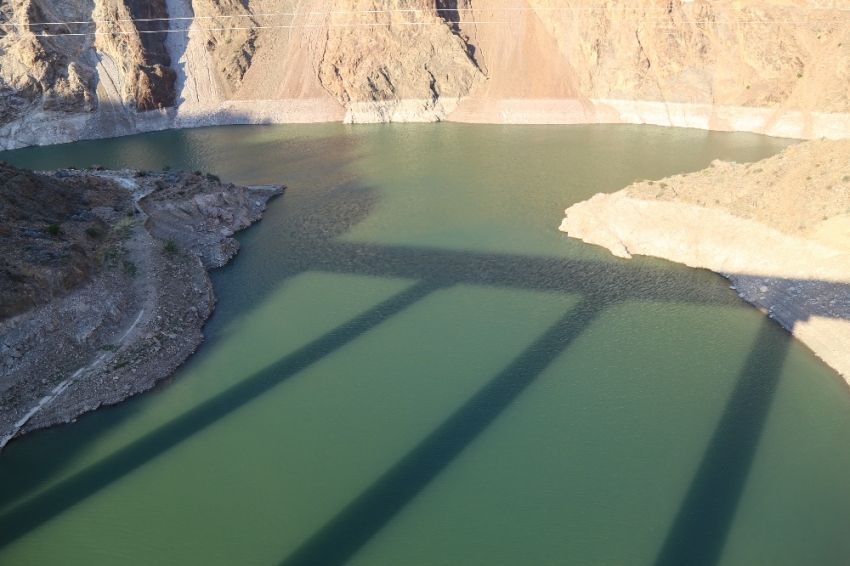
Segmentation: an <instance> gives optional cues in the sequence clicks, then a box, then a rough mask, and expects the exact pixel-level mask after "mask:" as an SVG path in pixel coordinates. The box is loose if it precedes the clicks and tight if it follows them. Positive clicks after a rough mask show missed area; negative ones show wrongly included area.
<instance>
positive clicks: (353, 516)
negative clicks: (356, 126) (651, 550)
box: [0, 181, 792, 566]
mask: <svg viewBox="0 0 850 566" xmlns="http://www.w3.org/2000/svg"><path fill="white" fill-rule="evenodd" d="M375 194H376V192H375V191H374V190H372V189H370V188H368V187H363V186H358V185H357V183H356V181H353V182H351V183H350V184H348V185H340V186H339V187H337V188H334V189H329V190H328V191H326V192H325V193H324V194H323V195H321V196H320V197H319V198H317V200H312V201H308V202H306V203H304V202H302V208H301V209H295V210H291V211H290V212H289V214H290V217H289V220H290V222H288V223H287V226H289V228H290V230H291V233H290V237H289V239H288V241H285V242H283V245H282V246H281V249H284V250H286V251H285V253H283V254H281V256H275V258H274V261H273V262H269V263H268V265H267V267H266V269H265V270H264V273H263V276H264V277H267V280H266V281H263V282H260V285H259V286H260V287H263V288H264V289H265V290H264V291H262V292H259V293H256V294H253V295H250V296H247V294H246V296H240V297H236V298H231V299H232V300H231V301H229V303H222V304H221V305H219V307H218V308H217V310H216V312H215V314H214V315H213V318H212V319H211V321H210V324H211V325H217V326H219V327H222V326H226V325H227V323H228V322H229V321H231V320H234V319H235V318H236V317H237V316H238V313H239V312H244V311H246V310H251V309H254V308H256V307H258V306H259V305H261V304H262V301H263V299H264V297H265V296H267V295H268V294H269V293H270V292H271V290H272V289H273V288H275V287H276V286H278V285H280V284H282V282H285V281H286V280H288V279H290V278H293V277H296V276H298V275H300V274H304V273H335V274H353V275H364V276H371V277H381V278H391V279H398V278H401V279H409V280H412V281H415V283H413V284H412V285H411V286H409V287H408V288H407V289H405V290H403V291H401V292H399V293H398V294H396V295H395V296H393V297H391V298H389V299H387V300H385V301H384V302H382V303H380V304H378V305H377V306H374V307H373V308H371V309H369V310H367V311H365V312H362V313H360V314H358V315H357V316H354V317H353V318H351V319H350V320H348V321H347V322H345V323H344V324H341V325H339V326H338V327H336V328H335V329H333V330H331V331H329V332H327V333H325V334H324V335H322V336H321V337H319V338H317V339H315V340H314V341H312V342H310V343H309V344H307V345H306V346H303V347H302V348H300V349H298V350H296V351H295V352H292V353H291V354H289V355H287V356H285V357H283V358H281V359H279V360H277V361H275V362H274V363H272V364H270V365H268V366H267V367H265V368H264V369H262V370H260V371H258V372H256V373H254V374H253V375H250V376H248V377H246V378H245V379H243V380H242V381H240V382H239V383H237V384H235V385H233V386H232V387H230V388H229V389H227V390H225V391H223V392H221V393H219V394H217V395H216V396H215V397H213V398H211V399H209V400H207V401H205V402H203V403H201V404H200V405H197V406H195V407H192V408H191V409H189V410H188V411H186V412H185V413H183V414H181V415H180V416H179V417H177V418H174V419H173V420H171V421H170V422H167V423H165V424H163V425H162V426H160V427H159V428H156V429H154V430H152V431H150V432H148V433H147V434H146V435H145V436H143V437H141V438H139V439H138V440H135V441H133V442H131V443H129V444H127V445H125V446H124V447H123V448H121V449H119V450H118V451H117V452H115V453H113V454H112V455H110V456H107V457H106V458H104V459H103V460H101V461H99V462H97V463H96V464H93V465H92V466H90V467H88V468H85V469H83V470H82V471H80V472H78V473H76V474H74V475H72V476H71V477H69V478H67V479H65V480H62V481H60V482H59V483H57V484H56V485H54V486H51V487H48V488H47V489H45V490H44V491H43V492H42V493H40V494H37V495H36V496H34V497H33V498H31V499H29V500H27V501H25V502H23V503H21V504H19V505H17V506H14V507H12V508H10V509H8V510H6V512H5V513H3V514H2V515H0V547H4V546H6V545H9V544H10V543H11V542H13V541H15V540H17V539H18V538H20V537H22V536H24V535H26V534H27V533H29V532H31V531H33V530H35V529H37V528H38V527H39V526H41V525H43V524H44V523H46V522H47V521H49V520H50V519H52V518H54V517H56V516H58V515H59V514H61V513H62V512H63V511H65V510H68V509H70V508H71V507H73V506H74V505H76V504H77V503H80V502H82V501H83V500H85V499H86V498H88V497H90V496H92V495H94V494H96V493H98V492H99V491H100V490H102V489H104V488H106V487H107V486H109V485H111V484H113V483H115V482H116V481H118V480H120V479H121V478H123V477H125V476H127V475H128V474H130V473H131V472H133V471H134V470H136V469H138V468H140V467H142V466H144V465H145V464H147V463H148V462H150V461H152V460H153V459H155V458H156V457H157V456H159V455H161V454H163V453H165V452H166V451H168V450H170V449H171V448H173V447H175V446H177V445H178V444H180V443H181V442H183V441H184V440H187V439H189V438H190V437H192V436H193V435H195V434H196V433H198V432H200V431H202V430H204V429H205V428H207V427H209V426H210V425H212V424H214V423H216V422H218V421H220V420H221V419H223V418H225V417H226V416H227V415H230V414H232V413H233V412H234V411H236V410H237V409H239V408H240V407H243V406H245V405H246V404H247V403H249V402H250V401H252V400H254V399H257V398H258V397H260V396H261V395H263V394H264V393H265V392H268V391H269V390H270V389H272V388H273V387H275V386H277V385H279V384H281V383H283V382H285V381H286V380H288V379H289V378H291V377H293V376H294V375H296V374H298V373H299V372H301V371H302V370H304V369H305V368H307V367H309V366H311V365H312V364H315V363H316V362H318V361H319V360H321V359H323V358H325V357H327V356H329V355H330V354H332V353H333V352H335V351H338V350H339V349H340V348H343V347H344V346H346V345H347V344H350V343H351V342H352V341H354V340H355V339H357V338H358V337H360V336H363V335H364V334H365V333H367V332H369V331H370V330H372V329H375V328H377V327H378V326H380V325H381V324H382V323H383V322H386V321H388V320H390V319H391V318H393V317H395V316H396V315H398V314H400V313H402V312H404V311H405V310H406V309H408V308H409V307H411V306H413V305H415V304H417V303H418V302H419V301H421V300H423V299H425V298H426V297H428V296H430V295H431V294H432V293H434V292H436V291H438V290H442V289H448V288H451V287H453V286H456V285H477V286H488V287H497V288H510V289H523V290H532V291H544V292H554V293H564V294H574V295H578V296H580V297H581V299H580V301H579V303H578V305H576V306H574V307H573V308H572V309H571V310H570V311H569V312H567V313H566V314H565V315H564V316H563V317H562V318H560V319H559V320H558V321H556V322H555V323H554V324H553V325H552V326H551V327H550V328H548V329H547V330H545V331H544V332H542V333H541V334H540V335H539V336H538V338H537V339H536V340H535V341H533V342H532V343H531V344H530V345H529V346H527V347H526V348H525V349H524V350H523V351H522V352H521V353H520V354H519V355H517V356H516V357H515V358H514V359H513V360H512V361H511V362H510V363H509V364H507V365H506V366H505V367H504V368H503V369H502V370H501V371H499V372H498V373H496V374H495V375H494V376H493V377H492V378H491V379H490V380H489V381H488V382H487V383H486V384H485V385H484V386H483V387H481V388H480V389H479V390H478V392H477V393H475V394H474V395H473V396H472V397H471V398H470V399H468V400H467V401H466V402H465V403H464V404H463V405H462V406H461V407H460V408H458V409H457V410H456V411H455V412H454V413H452V414H451V415H450V416H449V417H448V418H446V419H445V420H444V421H443V422H442V423H441V424H439V425H438V426H437V427H435V428H434V429H433V431H432V432H431V433H430V434H428V435H427V436H426V437H425V438H424V439H423V440H422V441H421V442H420V443H419V444H417V445H416V446H414V447H413V448H412V449H411V450H410V451H409V452H408V453H407V454H406V455H404V456H403V457H402V458H401V459H399V460H398V461H397V462H396V463H395V464H394V465H393V466H392V467H390V468H389V469H388V470H387V471H386V472H385V473H384V474H383V475H382V476H380V477H379V478H378V479H377V480H376V481H375V482H374V483H372V484H371V485H370V486H369V487H368V488H367V489H365V490H363V491H362V493H360V494H359V495H358V496H357V497H356V498H354V499H353V500H352V501H351V502H350V503H349V504H348V505H347V506H345V507H344V508H343V509H342V510H340V511H339V512H338V513H337V514H336V516H334V517H333V518H331V519H330V520H329V521H328V522H327V523H326V524H325V525H324V526H322V527H321V528H319V529H317V530H316V532H315V533H313V534H312V536H311V537H310V538H308V539H307V540H306V541H305V542H304V543H303V544H302V545H301V546H300V547H298V548H297V549H296V550H295V551H293V552H291V553H289V554H288V555H286V556H282V557H281V562H280V564H281V565H282V566H296V565H306V564H314V565H338V564H344V563H345V562H347V561H348V560H349V559H350V558H351V557H353V556H355V555H356V553H357V552H358V550H360V549H361V548H363V547H364V545H366V544H367V543H368V542H369V541H370V540H371V539H373V538H374V536H375V535H376V534H377V533H379V532H380V531H381V530H382V529H383V528H384V527H385V526H386V525H387V524H388V523H389V522H390V521H391V520H392V519H393V518H394V517H395V516H396V515H397V514H398V513H399V512H400V511H401V510H402V509H404V507H405V506H406V505H407V504H408V503H409V502H411V501H412V500H413V499H414V498H415V497H417V495H418V494H420V493H422V491H423V490H424V489H425V488H426V487H427V486H428V485H429V484H430V483H431V481H432V480H433V479H434V478H436V477H437V476H438V475H439V474H440V473H441V472H442V471H444V470H445V469H446V468H447V467H449V466H450V465H451V463H452V462H453V461H455V459H456V458H457V457H458V456H459V455H460V454H461V453H462V452H463V451H464V449H465V448H467V447H469V446H470V445H471V444H472V443H473V442H474V441H475V440H476V439H477V438H479V437H480V436H481V435H482V433H483V432H484V431H485V430H487V428H488V427H489V425H491V424H492V423H493V422H494V421H496V420H497V419H498V418H499V416H500V415H501V414H503V413H504V412H505V410H506V409H507V408H508V407H509V406H510V405H511V404H512V403H513V402H514V401H515V400H516V399H518V398H519V397H520V396H521V395H522V393H523V392H524V391H527V390H528V388H529V387H530V386H531V385H532V384H533V383H534V381H535V380H536V379H537V378H538V377H539V376H540V375H541V374H542V373H543V371H544V370H545V369H546V368H547V367H548V366H549V365H550V364H551V363H552V362H553V361H554V360H555V359H556V358H557V357H558V356H559V355H560V354H561V353H563V352H564V351H566V350H567V349H568V348H569V346H570V344H572V343H574V341H575V339H576V338H578V337H579V336H581V335H582V333H583V332H584V331H585V330H586V329H588V328H589V327H590V326H591V325H592V324H593V322H594V321H595V320H598V319H599V316H600V314H601V313H603V312H604V311H605V310H606V309H607V308H610V307H614V306H617V305H621V304H623V303H624V302H628V301H630V300H638V301H656V302H663V303H680V304H698V305H722V306H740V305H741V304H742V303H741V301H740V300H738V298H737V297H736V296H735V295H734V294H733V293H731V292H728V291H727V290H725V289H721V288H720V287H719V286H717V285H713V286H712V285H709V286H706V285H704V283H705V281H704V280H701V279H699V277H695V276H694V272H693V271H691V270H687V271H685V270H678V271H677V270H675V269H673V270H666V269H658V267H657V264H653V263H652V262H647V261H644V260H632V261H621V260H615V259H611V260H607V261H589V260H575V259H560V258H550V257H540V256H529V255H521V254H508V253H488V252H473V251H453V250H445V249H441V248H429V247H415V246H402V245H381V244H371V243H359V242H351V241H345V240H344V238H343V236H344V235H345V234H346V233H347V232H349V231H350V229H351V227H352V226H354V225H356V224H358V223H360V222H361V221H362V220H363V219H364V218H366V217H368V216H369V215H370V214H371V213H372V212H373V210H374V207H375V205H376V199H377V197H376V196H375ZM255 233H256V231H255V230H254V229H252V230H250V231H249V232H248V233H247V234H246V235H245V237H246V238H248V239H250V238H251V237H253V236H252V234H255ZM267 259H268V258H267ZM245 260H246V258H245V257H244V256H243V254H240V255H239V256H237V257H236V258H235V260H234V263H233V264H232V265H229V266H227V267H225V268H224V269H223V270H221V271H220V272H219V274H217V275H216V274H214V275H213V278H214V279H215V278H216V277H219V276H225V277H226V276H229V274H231V273H235V269H236V265H238V264H239V263H240V262H242V261H245ZM234 299H235V300H234ZM210 334H211V338H210V340H209V341H208V342H207V343H205V345H204V346H203V348H214V347H215V345H216V340H217V338H216V334H215V333H214V332H212V333H210ZM791 341H792V338H791V337H790V335H788V334H787V333H785V332H784V331H782V330H781V329H780V328H779V327H778V325H776V324H775V323H774V322H772V321H771V320H770V319H768V318H767V317H765V318H764V320H763V321H762V323H761V326H760V329H759V332H758V335H757V338H756V340H755V342H754V343H753V345H752V348H751V351H750V353H749V355H748V357H747V359H746V362H745V364H744V366H743V367H742V369H741V370H740V373H739V375H738V377H737V380H736V382H735V386H734V388H733V390H732V394H731V396H730V397H729V399H728V400H727V402H726V406H725V409H724V411H723V413H722V416H721V418H720V420H719V423H718V425H717V427H716V429H715V431H714V433H713V435H712V437H711V440H710V442H709V443H708V446H707V449H706V451H705V453H704V455H703V456H702V459H701V461H700V463H699V466H698V467H697V470H696V472H695V473H694V475H693V479H692V481H691V483H690V486H689V487H688V489H687V490H686V493H685V496H684V498H683V500H682V503H681V505H680V508H679V511H678V513H677V514H676V516H675V518H674V520H673V522H672V524H671V526H670V528H669V531H668V532H667V535H666V538H665V540H664V543H663V545H661V547H660V549H659V552H658V555H657V557H656V558H655V564H656V565H657V566H667V565H673V564H679V565H681V564H693V565H700V566H702V565H705V566H708V565H712V564H717V563H719V561H720V558H721V553H722V550H723V546H724V542H725V541H726V539H727V537H728V535H729V532H730V530H731V528H732V522H733V519H734V516H735V512H736V509H737V507H738V503H739V501H740V499H741V496H742V493H743V490H744V487H745V484H746V480H747V476H748V473H749V470H750V467H751V465H752V462H753V459H754V456H755V454H756V451H757V449H758V445H759V442H760V438H761V433H762V431H763V429H764V426H765V422H766V420H767V418H768V414H769V411H770V407H771V403H772V400H773V398H774V395H775V392H776V389H777V386H778V383H779V376H780V372H781V370H782V365H783V361H784V359H785V356H786V353H787V350H788V348H789V347H790V344H791ZM131 403H132V402H131ZM92 416H93V417H97V414H95V415H92ZM92 434H95V432H93V433H92ZM69 454H70V450H69ZM66 457H67V456H66ZM61 459H62V458H57V466H58V463H59V462H60V461H61ZM33 483H34V484H36V483H37V482H36V481H35V480H33Z"/></svg>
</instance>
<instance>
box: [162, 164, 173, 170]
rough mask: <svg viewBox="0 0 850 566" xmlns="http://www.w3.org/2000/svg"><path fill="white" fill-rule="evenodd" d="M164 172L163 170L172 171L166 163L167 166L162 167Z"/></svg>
mask: <svg viewBox="0 0 850 566" xmlns="http://www.w3.org/2000/svg"><path fill="white" fill-rule="evenodd" d="M162 170H163V171H171V165H168V164H167V163H166V164H165V165H163V166H162Z"/></svg>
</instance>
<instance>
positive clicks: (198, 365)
mask: <svg viewBox="0 0 850 566" xmlns="http://www.w3.org/2000/svg"><path fill="white" fill-rule="evenodd" d="M787 143H788V142H784V141H781V140H774V139H769V138H765V137H759V136H754V135H749V134H721V133H708V132H703V131H696V130H676V129H662V128H653V127H636V126H587V127H585V126H579V127H553V126H548V127H543V126H540V127H538V126H535V127H526V126H508V127H503V126H471V125H450V124H427V125H383V126H344V125H340V124H333V125H316V126H254V127H226V128H208V129H198V130H186V131H176V132H163V133H156V134H146V135H140V136H134V137H129V138H121V139H115V140H104V141H95V142H83V143H77V144H71V145H66V146H56V147H47V148H30V149H26V150H19V151H16V152H6V153H4V154H0V159H5V160H7V161H9V162H12V163H15V164H17V165H20V166H26V167H30V168H34V169H49V168H56V167H65V166H70V165H74V166H77V167H82V166H87V165H90V164H92V163H98V164H100V165H104V166H107V167H132V168H141V169H158V168H160V167H162V166H163V165H165V164H169V165H171V166H172V167H174V168H183V169H187V170H195V169H200V170H202V171H205V172H206V171H211V172H213V173H216V174H218V175H220V176H221V177H222V178H223V179H225V180H228V181H234V182H240V183H272V182H279V183H284V184H286V185H288V189H287V191H286V193H285V195H284V196H283V197H280V198H278V199H276V200H275V201H273V202H272V203H271V205H270V207H269V210H268V212H267V214H266V217H265V218H264V219H263V221H262V222H261V223H259V224H258V225H257V226H255V227H252V228H251V229H250V230H248V231H247V232H244V233H242V234H241V235H240V236H239V239H240V240H241V242H242V244H243V247H242V251H241V252H240V253H239V255H238V256H237V257H236V258H235V260H234V261H233V262H231V264H230V265H228V266H226V267H225V268H223V269H220V270H217V271H215V272H214V273H213V274H212V279H213V282H214V284H215V289H216V294H217V296H218V299H219V303H218V307H217V310H216V312H215V314H214V316H213V317H212V319H211V320H210V322H209V323H208V324H207V326H206V329H205V332H206V335H207V342H206V343H205V344H204V346H203V347H202V348H201V350H200V351H199V352H198V354H196V355H195V356H194V357H193V358H192V359H191V360H190V361H189V362H188V363H187V364H186V365H185V366H184V367H183V368H182V369H181V370H180V371H179V372H178V373H177V375H176V376H175V377H174V378H173V379H172V380H169V382H168V383H165V384H163V385H162V386H161V387H158V388H157V390H155V391H153V392H150V393H148V394H145V395H142V396H139V397H138V398H135V399H133V400H131V401H129V402H127V403H124V404H122V405H120V406H118V407H114V408H106V409H102V410H99V411H97V412H95V413H92V414H89V415H86V416H84V417H81V418H80V419H79V420H78V422H77V423H76V424H74V425H71V426H63V427H56V428H54V429H49V430H46V431H42V432H39V433H36V434H33V435H30V436H27V437H25V438H23V439H20V440H16V441H13V442H12V443H10V445H9V446H8V447H7V448H6V449H5V451H4V452H3V453H2V455H0V564H3V565H4V566H7V565H9V566H11V565H18V564H39V565H42V564H44V565H54V564H63V565H74V564H80V565H100V564H104V565H105V564H109V565H112V564H122V565H133V564H139V565H150V564H179V565H193V564H198V565H214V564H222V565H233V564H239V565H253V564H258V565H275V564H282V565H288V566H294V565H302V564H305V565H306V564H312V565H325V564H327V565H330V564H343V563H344V564H350V565H364V566H365V565H387V566H390V565H411V566H413V565H482V566H483V565H486V566H492V565H516V564H535V565H536V564H586V565H599V564H612V565H614V564H616V565H653V564H656V565H666V564H706V565H707V564H722V565H724V566H727V565H728V566H731V565H742V566H743V565H747V566H752V565H770V566H775V565H784V564H787V565H800V564H818V565H846V564H847V563H848V562H850V537H848V536H847V533H848V532H850V482H848V478H849V477H850V441H849V440H850V392H848V388H847V387H846V385H845V384H844V383H843V382H842V381H841V380H840V379H839V377H838V376H837V375H836V374H835V373H834V372H832V371H831V370H829V368H827V367H825V366H824V364H822V363H821V362H820V361H818V360H817V359H816V358H815V357H814V356H813V355H812V354H811V353H810V352H808V351H807V350H806V349H805V348H804V347H802V346H801V345H800V344H798V343H796V342H795V341H793V340H792V339H790V338H789V336H788V334H787V333H784V332H783V331H781V330H779V329H778V328H777V327H775V326H774V325H773V324H772V323H769V322H768V319H766V318H765V317H764V316H762V315H760V314H759V313H758V312H756V311H755V310H753V309H751V308H748V307H747V306H746V305H744V304H743V303H741V302H740V301H739V300H738V298H737V296H736V295H735V294H734V292H732V291H730V290H729V289H728V283H726V282H725V281H724V280H723V279H721V278H720V277H718V276H716V275H714V274H711V273H708V272H705V271H697V270H691V269H687V268H684V267H681V266H677V265H673V264H670V263H667V262H663V261H659V260H652V259H647V258H638V259H635V260H631V261H622V260H617V259H615V258H612V257H611V256H610V255H609V254H608V253H607V252H604V251H602V250H599V249H596V248H593V247H591V246H587V245H584V244H582V243H579V242H576V241H573V240H570V239H568V238H566V237H565V236H564V235H563V234H561V233H559V232H558V231H557V226H558V224H559V222H560V219H561V217H562V213H563V209H564V208H566V207H567V206H569V205H570V204H571V203H574V202H577V201H579V200H583V199H585V198H587V197H589V196H591V195H592V194H594V193H596V192H599V191H614V190H618V189H620V188H622V187H623V186H625V185H626V184H628V183H629V182H631V181H632V180H634V179H635V178H646V179H657V178H661V177H663V176H667V175H671V174H675V173H679V172H685V171H693V170H697V169H700V168H703V167H705V166H707V164H708V163H709V162H710V161H711V160H712V159H715V158H721V159H734V160H737V161H753V160H757V159H761V158H763V157H766V156H769V155H772V154H774V153H776V152H778V151H780V150H781V149H782V148H783V147H785V146H786V145H787Z"/></svg>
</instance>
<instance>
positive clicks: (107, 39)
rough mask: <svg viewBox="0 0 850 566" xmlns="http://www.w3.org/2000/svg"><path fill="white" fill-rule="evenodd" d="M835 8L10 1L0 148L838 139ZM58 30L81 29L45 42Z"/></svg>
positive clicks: (639, 2) (843, 54)
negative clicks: (499, 138)
mask: <svg viewBox="0 0 850 566" xmlns="http://www.w3.org/2000/svg"><path fill="white" fill-rule="evenodd" d="M844 8H845V7H844V6H843V5H842V4H841V3H840V2H838V1H837V0H835V1H833V0H798V1H795V2H793V3H791V2H787V1H784V0H736V1H733V0H719V1H712V2H709V1H707V0H697V1H694V2H684V3H683V2H680V1H678V0H628V1H627V0H606V1H601V0H459V1H457V2H443V1H439V2H437V1H431V0H392V1H391V2H389V3H387V2H375V0H307V1H302V2H296V1H295V0H285V1H283V2H279V1H276V0H156V1H153V2H140V1H138V0H91V1H88V2H71V1H67V0H62V1H50V2H48V1H47V0H11V1H10V2H6V3H4V4H3V5H2V6H0V148H4V149H11V148H15V147H21V146H25V145H33V144H52V143H62V142H68V141H73V140H77V139H85V138H97V137H108V136H114V135H121V134H129V133H134V132H140V131H148V130H155V129H164V128H174V127H190V126H199V125H211V124H231V123H287V122H321V121H347V122H381V121H436V120H452V121H461V122H485V123H490V122H492V123H551V124H569V123H649V124H659V125H672V126H685V127H697V128H704V129H713V130H727V131H752V132H759V133H765V134H769V135H775V136H785V137H796V138H818V137H827V138H844V137H848V136H850V90H848V89H847V84H848V82H850V20H848V18H847V16H846V9H844ZM169 18H179V19H169ZM57 22H82V23H61V24H57ZM86 22H87V23H86ZM68 33H71V34H83V35H60V36H56V37H51V36H52V35H55V34H68ZM85 34H90V35H85Z"/></svg>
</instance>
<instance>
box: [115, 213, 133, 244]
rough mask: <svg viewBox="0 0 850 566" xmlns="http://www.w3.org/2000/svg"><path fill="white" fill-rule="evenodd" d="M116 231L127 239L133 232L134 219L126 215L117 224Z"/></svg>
mask: <svg viewBox="0 0 850 566" xmlns="http://www.w3.org/2000/svg"><path fill="white" fill-rule="evenodd" d="M115 231H116V232H119V233H120V234H121V238H122V239H124V240H126V239H127V238H129V237H130V236H131V235H132V234H133V219H132V218H129V217H127V216H125V217H124V218H122V219H121V220H119V221H118V222H117V223H116V224H115Z"/></svg>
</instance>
